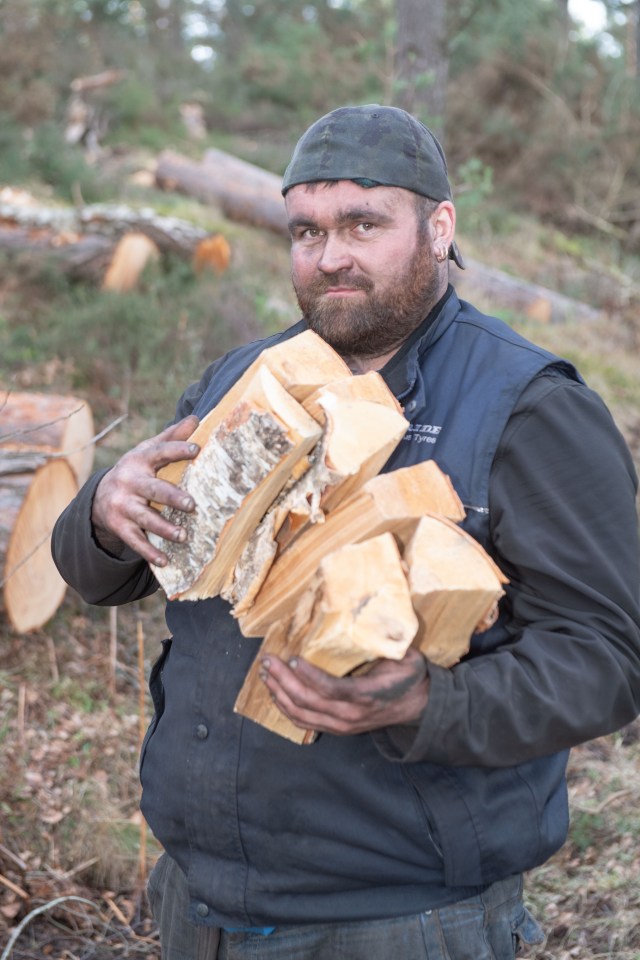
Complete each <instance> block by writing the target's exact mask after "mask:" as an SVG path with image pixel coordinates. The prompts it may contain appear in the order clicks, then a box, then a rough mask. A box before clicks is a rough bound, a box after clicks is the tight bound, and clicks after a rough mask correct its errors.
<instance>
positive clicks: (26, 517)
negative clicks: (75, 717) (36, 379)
mask: <svg viewBox="0 0 640 960" xmlns="http://www.w3.org/2000/svg"><path fill="white" fill-rule="evenodd" d="M92 438H93V418H92V416H91V411H90V409H89V407H88V406H87V404H86V403H85V402H84V401H83V400H79V399H78V398H77V397H69V396H57V395H51V394H39V393H10V394H8V396H7V397H6V399H5V400H4V402H3V403H2V405H1V406H0V606H1V607H2V608H3V610H4V613H5V615H6V617H7V619H8V620H9V623H10V624H11V626H12V627H13V628H14V630H16V631H17V632H18V633H28V632H30V631H32V630H36V629H38V628H39V627H41V626H42V625H43V624H44V623H46V621H47V620H48V619H49V618H50V617H51V616H52V615H53V614H54V613H55V611H56V610H57V608H58V606H59V605H60V603H61V602H62V599H63V597H64V594H65V590H66V585H65V583H64V581H63V580H62V577H61V576H60V574H59V573H58V571H57V569H56V567H55V565H54V563H53V560H52V559H51V546H50V541H51V531H52V530H53V525H54V523H55V521H56V519H57V518H58V516H59V515H60V514H61V513H62V511H63V510H64V508H65V507H66V506H67V504H68V503H69V502H70V501H71V500H72V499H73V497H74V496H75V495H76V493H77V491H78V488H79V486H80V485H81V484H82V483H84V481H85V480H86V478H87V477H88V475H89V473H90V471H91V467H92V464H93V453H94V448H93V443H92Z"/></svg>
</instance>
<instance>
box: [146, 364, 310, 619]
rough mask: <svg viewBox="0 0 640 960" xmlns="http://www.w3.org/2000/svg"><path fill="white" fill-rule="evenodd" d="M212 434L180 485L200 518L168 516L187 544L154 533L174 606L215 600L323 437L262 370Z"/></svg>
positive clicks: (151, 537)
mask: <svg viewBox="0 0 640 960" xmlns="http://www.w3.org/2000/svg"><path fill="white" fill-rule="evenodd" d="M207 427H210V428H211V432H210V435H209V436H208V438H207V441H206V442H205V443H204V444H203V445H202V447H201V450H200V453H199V454H198V456H197V457H196V458H195V460H193V461H191V462H189V463H188V464H187V465H186V466H185V469H184V473H183V475H182V477H181V478H180V482H179V484H178V485H179V486H180V487H181V488H182V489H184V490H185V491H186V492H187V493H189V495H190V496H191V497H192V498H193V500H194V501H195V504H196V507H195V511H194V513H191V514H186V513H184V512H182V511H180V510H174V509H172V508H165V509H164V510H163V511H162V512H163V514H164V515H165V516H166V517H167V518H168V519H170V520H172V521H173V522H175V523H179V524H181V525H182V526H183V527H184V528H185V530H186V533H187V539H186V541H185V542H184V543H167V542H166V541H163V540H161V538H159V537H157V536H155V535H154V534H149V540H150V541H151V543H154V544H155V545H157V546H158V547H159V548H162V549H164V551H165V553H166V554H167V556H168V560H169V562H168V564H167V566H165V567H160V568H158V569H157V571H156V576H157V578H158V580H159V582H160V584H161V585H162V587H163V588H164V590H165V592H166V593H167V596H168V597H169V598H170V599H175V598H180V599H181V600H196V599H201V598H203V597H212V596H217V594H218V593H219V592H220V590H221V588H222V586H223V584H224V583H225V581H226V579H227V577H228V576H229V571H230V570H231V569H233V566H234V565H235V563H236V561H237V559H238V557H239V556H240V553H241V552H242V550H243V548H244V545H245V543H246V540H247V538H248V537H249V536H250V535H251V534H252V533H253V531H254V529H255V527H256V526H257V524H258V523H259V522H260V520H261V519H262V517H263V516H264V513H265V511H266V510H267V509H268V507H269V506H270V505H271V504H272V503H273V501H274V500H275V498H276V497H277V496H278V494H279V493H280V491H281V490H282V488H283V487H284V486H285V484H286V483H287V481H288V480H289V478H290V476H291V474H292V473H293V472H294V471H295V469H296V466H297V465H298V464H299V463H300V462H301V461H303V459H304V458H305V457H306V455H307V454H308V453H309V452H310V451H311V449H312V448H313V446H314V445H315V443H316V441H317V440H318V438H319V437H320V435H321V429H320V427H319V425H318V424H317V423H316V421H315V420H314V419H313V418H312V417H310V416H309V415H308V414H307V413H306V412H305V410H304V409H303V407H302V406H301V405H300V404H299V403H298V402H297V401H296V400H295V399H294V398H293V397H292V396H291V395H290V394H289V393H287V391H286V390H285V389H284V388H283V387H282V385H281V384H280V383H279V381H278V380H277V379H276V378H275V377H274V376H273V374H272V373H271V372H270V371H269V369H268V368H267V367H266V366H264V365H262V366H259V367H258V368H257V369H256V371H255V372H254V373H253V375H252V376H251V378H250V379H249V382H248V383H247V384H246V389H245V392H244V394H243V398H242V400H241V401H240V402H239V403H238V404H237V405H236V406H234V407H233V408H232V409H231V411H230V413H229V414H228V416H226V417H224V418H222V419H220V418H216V419H215V420H213V419H211V420H210V421H209V422H208V423H207Z"/></svg>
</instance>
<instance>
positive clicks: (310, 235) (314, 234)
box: [300, 227, 321, 240]
mask: <svg viewBox="0 0 640 960" xmlns="http://www.w3.org/2000/svg"><path fill="white" fill-rule="evenodd" d="M320 234H321V231H320V230H318V228H317V227H307V228H306V230H303V231H302V233H301V234H300V236H301V237H302V239H303V240H317V239H318V237H319V236H320Z"/></svg>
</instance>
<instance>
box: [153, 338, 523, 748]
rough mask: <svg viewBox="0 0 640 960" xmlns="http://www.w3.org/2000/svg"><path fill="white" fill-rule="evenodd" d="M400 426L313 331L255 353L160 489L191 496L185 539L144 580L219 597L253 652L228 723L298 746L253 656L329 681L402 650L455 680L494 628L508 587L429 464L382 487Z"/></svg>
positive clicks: (176, 516)
mask: <svg viewBox="0 0 640 960" xmlns="http://www.w3.org/2000/svg"><path fill="white" fill-rule="evenodd" d="M406 428H407V421H406V420H405V418H404V416H403V415H402V411H401V408H400V406H399V405H398V402H397V401H396V399H395V397H394V396H393V395H392V394H391V392H390V391H389V390H388V388H387V386H386V384H385V383H384V381H383V380H382V378H381V376H380V375H379V374H378V373H375V372H371V373H368V374H365V375H362V376H353V375H352V374H351V373H350V371H349V369H348V368H347V366H346V365H345V364H344V362H343V361H342V360H341V358H340V357H339V356H338V355H337V354H336V353H335V352H334V351H333V350H332V349H331V348H330V347H329V346H328V345H327V344H326V343H325V342H324V341H323V340H322V339H320V338H319V337H317V336H316V335H315V334H314V333H312V332H311V331H307V332H305V333H302V334H299V335H298V336H296V337H293V338H291V339H289V340H287V341H284V342H283V343H280V344H278V345H276V346H274V347H271V348H270V349H268V350H265V351H264V352H263V353H262V354H261V355H260V356H259V357H258V359H257V360H256V361H254V363H253V364H251V366H250V367H249V368H248V370H247V371H246V372H245V373H244V374H243V376H242V377H241V378H240V379H239V380H238V381H237V383H236V384H235V386H234V387H232V389H231V390H230V391H229V392H228V393H227V394H226V395H225V397H224V398H223V399H222V400H221V401H220V403H219V404H218V405H217V406H216V407H214V409H213V410H212V411H211V412H210V413H209V414H208V415H207V416H206V417H205V418H204V419H203V420H202V422H201V423H200V425H199V426H198V428H197V429H196V431H195V432H194V434H193V435H192V439H193V440H195V441H196V442H197V443H198V444H199V445H200V448H201V449H200V453H199V454H198V456H197V457H196V458H195V459H194V460H192V461H182V462H179V463H172V464H169V465H168V466H166V467H164V468H163V469H162V470H161V471H160V472H159V476H161V477H162V478H164V479H167V480H170V481H171V482H173V483H176V484H177V485H178V486H180V487H181V488H182V489H184V490H185V491H187V492H188V493H190V495H191V496H192V497H193V499H194V501H195V503H196V509H195V511H194V512H193V513H192V514H184V513H182V512H181V511H174V510H172V509H170V508H164V509H163V511H162V512H163V513H164V515H165V516H167V517H168V518H169V519H171V520H172V521H173V522H175V523H179V524H182V525H184V526H185V527H186V529H187V538H186V540H185V541H184V542H183V543H168V542H167V541H164V540H160V538H158V537H156V536H155V535H153V534H150V535H149V539H150V540H151V542H152V543H154V544H155V545H156V546H158V547H160V548H161V549H163V550H164V552H165V553H167V555H168V557H169V563H168V565H167V566H166V567H158V568H155V567H154V572H155V574H156V576H157V578H158V581H159V582H160V584H161V585H162V587H163V588H164V590H165V592H166V593H167V596H168V597H169V598H170V599H178V600H195V599H203V598H206V597H213V596H222V597H223V598H224V599H226V600H227V601H228V602H229V603H230V604H231V609H232V613H233V615H234V616H235V617H236V618H238V621H239V625H240V628H241V630H242V633H243V634H244V635H245V636H248V637H263V638H264V639H263V641H262V647H261V651H260V654H259V656H258V657H257V658H256V660H255V662H254V665H253V667H252V668H251V670H250V671H249V673H248V675H247V678H246V680H245V683H244V685H243V688H242V690H241V691H240V694H239V696H238V700H237V702H236V707H235V709H236V711H237V712H239V713H241V714H243V715H244V716H247V717H249V718H251V719H252V720H255V721H256V722H258V723H261V724H262V725H264V726H266V727H268V728H269V729H271V730H273V731H274V732H276V733H278V734H280V735H281V736H284V737H287V738H288V739H291V740H293V741H295V742H298V743H305V742H310V741H311V740H312V739H313V736H314V734H313V731H305V730H302V729H300V728H298V727H296V726H294V725H293V724H292V723H291V722H290V721H289V720H287V718H286V717H285V716H284V715H283V714H282V713H281V712H280V711H279V710H278V709H277V707H275V706H274V704H273V703H272V702H271V699H270V696H269V694H268V691H267V690H266V687H265V686H264V684H263V683H262V682H261V680H260V678H259V661H260V657H261V656H262V655H264V654H265V653H272V654H274V653H275V654H278V655H281V656H284V657H287V658H288V657H290V656H292V655H301V656H304V657H305V658H306V659H308V660H309V661H310V662H311V663H314V664H316V665H318V666H320V667H322V668H323V669H324V670H326V671H328V672H329V673H332V674H333V675H334V676H343V675H345V674H347V673H350V672H351V671H353V670H354V669H356V668H359V667H360V668H361V667H362V666H363V665H365V664H368V663H371V662H373V661H375V660H376V659H377V658H380V657H385V658H391V659H393V658H397V659H400V658H402V657H403V656H404V655H405V653H406V652H407V650H408V648H409V647H410V646H412V645H413V646H415V647H417V648H419V649H420V650H421V651H422V652H423V653H424V654H425V656H427V657H428V658H429V659H430V660H431V661H432V662H434V663H437V664H440V665H442V666H446V667H449V666H452V665H453V664H455V663H457V662H458V660H459V659H460V658H461V657H462V656H464V654H465V653H466V652H467V651H468V649H469V643H470V639H471V636H472V634H473V633H474V632H476V631H481V630H485V629H487V628H488V627H489V626H490V625H491V623H492V622H493V621H494V619H495V616H496V614H497V604H498V600H499V598H500V596H501V595H502V593H503V586H502V585H503V584H504V583H505V578H504V577H503V575H502V574H501V572H500V570H499V569H498V568H497V567H496V565H495V564H494V562H493V561H492V560H491V558H490V557H489V556H488V555H487V554H486V553H485V551H484V550H483V549H482V547H481V546H480V544H478V543H477V542H476V541H475V540H473V538H471V537H470V536H468V534H466V533H465V532H464V531H463V530H462V528H461V527H460V526H459V525H458V524H459V522H460V521H461V520H463V519H464V516H465V513H464V509H463V507H462V504H461V503H460V500H459V498H458V496H457V494H456V493H455V490H454V489H453V486H452V484H451V482H450V480H449V478H448V477H447V476H446V475H445V474H443V473H442V471H441V470H440V469H439V467H438V466H437V464H436V463H435V462H434V461H425V462H424V463H420V464H416V465H415V466H412V467H405V468H402V469H399V470H396V471H393V472H391V473H384V474H381V473H380V472H379V471H380V470H381V468H382V467H383V466H384V464H385V463H386V461H387V460H388V458H389V456H390V454H391V453H392V451H393V450H394V449H395V447H396V446H397V444H398V443H399V442H400V441H401V440H402V437H403V436H404V434H405V432H406Z"/></svg>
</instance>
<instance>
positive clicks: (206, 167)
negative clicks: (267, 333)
mask: <svg viewBox="0 0 640 960" xmlns="http://www.w3.org/2000/svg"><path fill="white" fill-rule="evenodd" d="M156 182H157V184H158V186H161V187H163V188H164V189H167V190H169V189H172V190H178V191H179V192H181V193H185V194H187V195H188V196H191V197H194V198H195V199H197V200H201V201H202V202H204V203H211V202H212V201H213V202H215V203H217V204H218V205H219V206H220V209H221V210H222V212H223V213H224V214H225V215H226V216H227V217H229V219H231V220H238V221H241V222H243V223H249V224H252V225H253V226H256V227H266V228H268V229H270V230H272V231H274V232H275V233H278V234H280V235H281V236H283V237H287V238H288V237H289V230H288V226H287V217H286V213H285V209H284V201H283V199H282V195H281V192H280V191H281V185H282V178H281V177H279V176H277V175H276V174H274V173H270V172H269V171H267V170H263V169H262V168H260V167H257V166H254V165H253V164H251V163H247V162H246V161H244V160H240V159H238V158H237V157H234V156H232V155H230V154H228V153H224V152H223V151H222V150H208V151H207V152H206V153H205V155H204V159H203V160H202V161H200V162H197V161H194V160H190V159H189V158H187V157H183V156H181V155H180V154H177V153H175V152H173V151H169V150H165V151H163V152H162V153H161V154H160V156H159V157H158V161H157V166H156ZM465 262H466V265H467V269H466V270H458V269H457V268H454V267H452V268H451V282H452V283H453V284H454V285H455V287H456V289H457V290H459V292H460V294H461V296H464V297H466V298H468V299H470V300H471V301H472V302H475V300H476V299H477V298H480V299H481V300H482V302H483V305H485V306H484V308H485V309H486V310H487V311H488V312H495V311H498V312H499V311H501V310H507V311H510V312H511V311H513V312H514V313H517V314H523V315H524V316H525V317H527V318H529V319H531V320H535V321H538V322H541V323H561V322H565V321H568V320H575V321H593V320H597V319H601V316H602V312H601V311H600V310H597V309H594V308H593V307H591V306H589V305H588V304H585V303H581V302H580V301H579V300H573V299H572V298H571V297H565V296H563V295H562V294H559V293H556V292H555V291H554V290H550V289H547V288H546V287H541V286H539V285H537V284H532V283H528V282H527V281H525V280H522V279H518V278H516V277H513V276H511V275H510V274H508V273H505V272H504V271H503V270H497V269H495V268H492V267H488V266H485V265H484V264H481V263H479V262H478V261H474V260H467V261H465Z"/></svg>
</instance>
